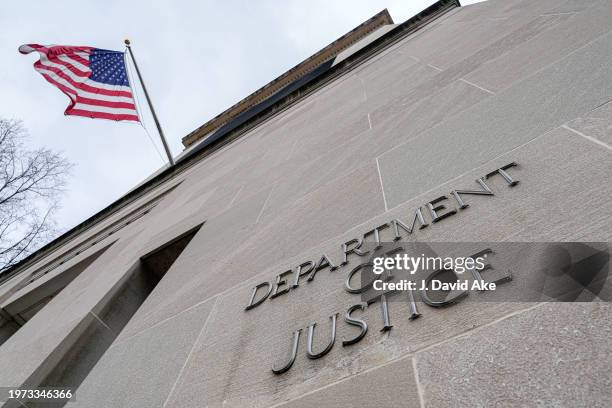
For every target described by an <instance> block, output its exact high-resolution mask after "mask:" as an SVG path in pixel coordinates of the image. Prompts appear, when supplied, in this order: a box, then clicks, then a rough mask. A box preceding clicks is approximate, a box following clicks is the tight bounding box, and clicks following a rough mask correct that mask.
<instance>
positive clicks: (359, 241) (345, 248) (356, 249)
mask: <svg viewBox="0 0 612 408" xmlns="http://www.w3.org/2000/svg"><path fill="white" fill-rule="evenodd" d="M352 244H357V245H355V247H353V248H350V249H349V246H350V245H352ZM362 244H363V239H361V238H355V239H351V240H350V241H349V242H346V243H344V244H342V252H343V253H344V260H343V261H342V263H341V264H340V265H346V264H347V263H348V255H349V254H350V253H354V254H357V255H359V256H364V255H367V254H368V252H370V251H365V252H361V251H360V250H359V248H360V247H361V245H362Z"/></svg>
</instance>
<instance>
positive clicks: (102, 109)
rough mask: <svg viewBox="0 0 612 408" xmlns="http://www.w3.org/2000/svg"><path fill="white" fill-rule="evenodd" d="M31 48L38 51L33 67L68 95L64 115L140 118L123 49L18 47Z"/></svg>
mask: <svg viewBox="0 0 612 408" xmlns="http://www.w3.org/2000/svg"><path fill="white" fill-rule="evenodd" d="M33 51H36V52H38V53H39V54H40V60H39V61H36V62H35V63H34V69H36V71H38V72H39V73H40V74H41V75H42V76H43V77H44V78H45V79H46V80H47V81H48V82H50V83H51V84H53V85H55V86H56V87H57V88H59V89H60V90H61V91H62V92H63V93H65V94H66V95H67V96H68V97H69V98H70V105H69V106H68V108H67V109H66V111H65V112H64V114H65V115H76V116H84V117H88V118H100V119H110V120H116V121H136V122H139V121H140V120H139V118H138V112H137V110H136V104H135V102H134V96H133V93H132V89H131V87H130V84H129V81H128V78H127V70H126V67H125V59H124V54H123V53H122V52H118V51H108V50H101V49H98V48H93V47H74V46H43V45H39V44H26V45H22V46H21V47H19V52H20V53H22V54H29V53H31V52H33Z"/></svg>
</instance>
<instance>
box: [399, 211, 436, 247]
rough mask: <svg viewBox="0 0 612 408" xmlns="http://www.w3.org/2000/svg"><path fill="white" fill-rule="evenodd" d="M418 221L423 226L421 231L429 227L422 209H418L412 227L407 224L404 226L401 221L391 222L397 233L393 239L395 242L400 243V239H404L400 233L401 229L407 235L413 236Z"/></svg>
mask: <svg viewBox="0 0 612 408" xmlns="http://www.w3.org/2000/svg"><path fill="white" fill-rule="evenodd" d="M417 220H418V221H419V224H421V226H420V227H419V229H423V228H425V227H427V226H428V225H429V224H427V223H426V222H425V217H423V212H422V211H421V207H419V208H417V209H416V211H415V213H414V218H413V219H412V225H411V226H410V227H408V226H407V225H406V224H404V223H403V222H401V221H400V220H393V221H391V223H392V224H393V230H394V232H395V237H394V238H393V240H394V241H399V240H400V239H402V236H401V235H400V232H399V229H400V227H401V228H402V229H403V230H404V231H406V232H407V233H409V234H412V231H413V230H414V226H415V224H416V222H417Z"/></svg>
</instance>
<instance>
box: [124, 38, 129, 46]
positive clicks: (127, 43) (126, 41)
mask: <svg viewBox="0 0 612 408" xmlns="http://www.w3.org/2000/svg"><path fill="white" fill-rule="evenodd" d="M124 43H125V45H128V46H129V45H130V40H128V39H127V38H126V39H125V41H124Z"/></svg>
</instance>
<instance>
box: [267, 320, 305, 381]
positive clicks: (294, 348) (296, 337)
mask: <svg viewBox="0 0 612 408" xmlns="http://www.w3.org/2000/svg"><path fill="white" fill-rule="evenodd" d="M301 332H302V329H297V330H296V331H295V332H293V345H292V347H291V356H290V357H289V362H288V363H287V364H285V365H284V366H283V367H282V368H274V366H272V372H273V373H274V374H282V373H284V372H285V371H287V370H289V369H290V368H291V366H292V365H293V363H295V356H297V350H298V344H299V342H300V333H301Z"/></svg>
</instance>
